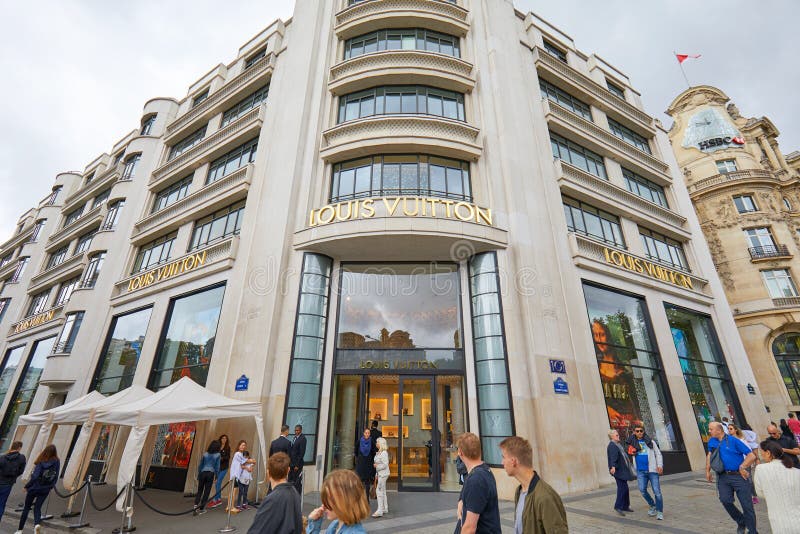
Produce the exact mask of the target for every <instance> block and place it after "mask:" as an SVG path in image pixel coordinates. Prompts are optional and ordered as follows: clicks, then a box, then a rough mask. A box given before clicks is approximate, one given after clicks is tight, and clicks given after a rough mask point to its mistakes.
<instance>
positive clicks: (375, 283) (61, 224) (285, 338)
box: [0, 0, 765, 497]
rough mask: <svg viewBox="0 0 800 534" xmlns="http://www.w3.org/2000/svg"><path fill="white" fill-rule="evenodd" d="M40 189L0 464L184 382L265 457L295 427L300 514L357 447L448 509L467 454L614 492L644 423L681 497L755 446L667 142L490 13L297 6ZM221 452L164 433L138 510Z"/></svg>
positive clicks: (521, 24) (620, 95)
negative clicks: (370, 435) (259, 429)
mask: <svg viewBox="0 0 800 534" xmlns="http://www.w3.org/2000/svg"><path fill="white" fill-rule="evenodd" d="M134 160H135V163H131V162H133V161H134ZM129 165H134V166H135V168H134V170H133V171H131V172H128V170H127V169H128V168H129ZM90 178H91V179H90ZM56 186H57V187H59V186H60V187H61V188H62V189H61V190H60V191H59V192H58V193H57V194H56V193H54V194H52V195H51V196H49V197H48V198H47V199H45V200H44V201H43V202H42V204H41V205H40V206H39V207H38V208H36V209H34V210H32V211H31V212H29V213H27V214H25V216H24V217H23V219H22V220H21V223H20V232H19V233H18V234H17V235H16V236H14V237H13V238H12V239H11V240H9V241H8V242H7V243H6V244H4V245H3V247H2V254H4V255H8V260H7V261H6V262H5V267H2V268H0V269H2V271H0V272H1V273H2V275H3V276H4V277H5V278H7V282H6V284H5V285H4V288H3V293H2V295H1V297H2V298H3V299H9V300H8V303H7V309H8V311H7V313H5V315H4V317H3V322H2V324H1V325H0V328H2V329H3V330H2V332H3V334H4V336H5V337H4V339H3V342H2V343H3V344H2V346H0V349H2V351H3V352H2V354H4V355H5V359H4V367H3V369H4V371H3V373H4V374H3V382H4V383H5V384H7V385H6V386H5V388H6V394H5V397H4V399H3V405H2V407H0V409H2V410H3V413H4V414H5V415H4V419H3V426H2V428H3V436H2V437H0V439H5V440H7V439H8V435H9V432H11V431H12V430H13V427H14V422H15V420H16V419H15V418H16V417H17V416H18V415H19V414H20V413H22V412H23V411H26V410H37V409H40V408H42V407H45V406H48V405H53V404H57V403H59V402H63V401H64V400H65V399H66V400H71V399H72V398H75V397H77V396H79V395H82V394H85V393H86V392H87V391H90V390H91V389H93V388H96V389H99V390H100V391H101V392H103V393H107V394H108V393H113V392H115V391H118V390H120V389H122V388H124V387H126V386H127V385H129V384H132V383H135V384H142V385H146V386H148V387H150V388H151V389H158V388H160V387H164V386H166V385H168V384H170V383H172V382H174V381H175V380H177V379H179V378H180V377H182V376H190V377H192V378H193V379H194V380H196V381H197V382H199V383H200V384H203V385H204V386H206V387H208V388H210V389H212V390H214V391H218V392H221V393H224V394H226V395H230V396H233V397H237V398H242V399H258V400H260V401H261V402H262V403H263V404H264V414H265V421H266V424H267V426H268V428H269V429H270V431H271V432H272V433H274V434H275V435H277V433H278V429H279V427H280V425H281V424H282V423H283V422H286V423H287V424H289V425H295V424H302V425H303V428H304V433H305V434H306V435H307V437H308V449H307V453H306V462H307V466H306V468H305V469H306V480H307V482H308V487H311V488H314V487H317V485H318V484H319V483H320V478H321V476H322V475H324V473H326V472H329V471H330V470H332V469H336V468H350V467H352V465H353V460H354V458H353V452H354V448H355V443H356V440H357V438H358V436H359V435H360V433H361V431H362V430H363V428H364V426H365V425H367V424H368V423H369V422H370V421H372V420H377V421H378V423H379V427H380V428H381V430H382V432H383V434H384V436H386V437H387V438H388V440H389V445H390V457H391V464H392V465H391V477H392V478H391V479H390V480H391V481H392V482H393V483H396V484H397V487H398V489H400V490H401V491H406V490H408V491H434V490H457V489H458V483H457V480H456V473H455V466H454V463H453V460H454V457H455V446H454V442H455V438H456V437H457V436H458V434H460V433H461V432H464V431H466V430H469V431H473V432H476V433H477V434H479V435H480V436H481V439H482V443H483V447H484V458H485V459H486V460H487V461H488V462H489V463H490V464H492V465H494V466H495V467H499V464H500V453H499V450H498V448H497V444H498V443H499V442H500V441H501V440H502V439H503V438H505V437H506V436H509V435H513V434H519V435H522V436H525V437H527V438H529V439H530V440H531V441H532V443H533V445H534V451H535V462H536V466H537V469H538V470H539V471H540V472H542V473H543V476H544V477H546V478H547V479H548V481H550V482H551V483H552V484H553V485H554V486H555V487H556V488H557V489H558V490H559V491H562V492H565V493H567V492H569V493H572V492H579V491H583V490H586V489H589V488H595V487H597V486H598V485H599V484H601V483H606V482H607V481H608V478H607V477H608V473H607V470H606V461H605V447H606V442H607V438H606V433H607V431H608V428H609V426H611V427H614V428H617V429H619V430H620V432H621V433H622V434H623V436H627V435H628V434H629V433H630V431H631V429H632V428H631V427H632V425H633V424H634V422H637V421H642V422H644V424H645V425H646V427H647V428H648V432H650V434H651V435H653V436H654V437H656V438H657V439H658V440H659V443H660V445H661V448H662V450H663V451H664V454H665V456H666V458H667V460H666V464H667V470H668V471H672V472H675V471H681V470H688V469H690V468H694V469H697V468H700V467H701V466H702V465H704V462H705V451H704V447H703V444H704V441H705V440H706V438H707V430H708V422H710V421H712V420H720V419H721V418H722V417H728V418H729V419H733V420H734V421H738V422H745V421H747V422H750V424H752V425H753V426H756V425H761V424H762V423H763V421H762V419H764V420H765V414H764V413H763V412H764V408H763V404H764V403H763V402H762V400H761V397H760V395H759V393H758V392H753V393H752V394H751V393H749V392H748V390H747V387H746V386H747V384H749V383H753V382H754V381H755V379H754V377H753V375H752V371H751V369H750V367H749V364H748V361H747V358H746V355H745V353H744V350H743V347H742V345H741V342H740V340H739V338H738V336H736V335H734V334H735V333H736V326H735V324H734V322H733V319H732V316H731V312H730V309H729V308H728V305H727V302H726V301H725V298H724V292H723V290H722V286H721V284H720V281H719V279H718V277H717V275H716V273H715V270H714V265H713V263H712V260H711V256H710V254H709V251H708V248H707V246H706V244H705V242H704V241H703V239H702V233H701V230H700V226H699V223H698V221H697V218H696V217H695V215H694V212H693V210H692V206H691V202H690V199H689V196H688V193H687V191H686V187H685V185H684V184H683V181H682V180H681V175H680V172H679V170H678V166H677V165H676V163H675V160H674V157H673V155H672V152H671V150H670V147H669V143H668V139H667V135H666V132H665V131H664V130H663V129H662V127H661V125H660V124H659V123H658V122H657V121H655V120H654V119H653V118H652V117H650V116H649V115H647V114H646V113H645V112H644V111H643V110H642V107H641V102H640V95H639V93H637V92H636V90H635V89H634V88H633V87H632V86H631V84H630V81H629V80H628V78H627V76H626V75H625V74H624V73H623V72H621V71H620V70H619V69H617V68H616V67H614V66H612V65H611V64H609V63H607V62H606V61H605V60H604V59H602V58H600V57H598V56H596V55H589V54H585V53H583V52H581V51H580V50H578V49H576V47H575V45H574V42H573V40H572V38H570V37H569V36H568V35H566V34H564V33H563V32H562V31H560V30H558V29H557V28H555V27H553V26H551V25H550V24H549V23H547V22H546V21H544V20H542V19H541V18H539V17H538V16H536V15H535V14H533V13H527V14H524V13H520V12H518V11H516V10H515V9H514V7H513V5H512V4H511V2H509V1H498V2H492V3H486V2H476V1H472V0H458V1H457V2H455V1H440V0H402V1H387V0H367V1H354V0H349V1H348V0H336V1H333V2H311V1H299V2H297V5H296V8H295V13H294V16H293V17H292V19H291V20H290V21H287V22H281V21H278V22H275V23H274V24H272V25H271V26H270V27H268V28H267V29H266V30H264V31H263V32H262V33H260V34H259V35H257V36H256V37H254V38H253V39H252V40H250V41H249V42H247V43H246V44H245V45H244V46H243V47H242V48H241V49H240V50H239V53H238V54H237V57H236V58H235V59H234V60H233V61H231V62H230V63H228V64H224V65H218V66H217V67H215V68H213V69H212V70H211V71H209V72H208V73H206V74H205V75H204V76H202V77H201V78H200V79H199V80H197V81H196V82H195V83H193V84H192V85H191V87H190V89H189V92H188V94H187V95H186V96H185V97H184V98H183V99H181V100H174V99H169V98H164V99H154V100H152V101H150V102H148V103H147V104H146V105H145V110H144V115H143V117H142V123H141V125H140V127H139V128H137V130H136V131H134V132H132V133H131V134H129V135H128V136H126V137H125V138H124V139H122V140H121V141H120V142H118V143H117V144H116V145H115V146H114V148H113V150H112V151H111V152H110V154H108V155H106V154H104V155H102V156H101V157H99V158H98V159H97V160H96V161H95V162H92V163H91V164H90V165H89V166H87V168H86V169H85V171H83V172H80V173H68V174H64V175H60V176H59V177H58V178H57V180H56ZM106 188H110V192H109V193H108V194H107V195H106V193H105V191H106ZM51 199H52V200H51ZM98 199H99V200H98ZM123 200H124V207H122V208H121V209H117V210H116V211H114V213H116V215H115V216H114V217H115V221H116V222H115V224H114V225H109V224H108V223H107V221H108V219H109V213H112V206H117V205H118V204H119V202H120V201H123ZM95 204H96V206H95ZM79 206H82V208H81V210H79ZM92 206H94V207H92ZM45 218H46V219H48V222H47V223H45V224H44V226H42V227H41V228H39V230H38V233H37V235H36V238H35V239H33V240H31V236H32V235H33V233H36V232H37V230H35V229H36V228H37V224H38V221H41V220H42V219H45ZM88 236H91V237H88ZM86 240H88V241H89V243H88V245H87V244H82V243H84V242H85V241H86ZM62 250H65V252H64V253H63V255H64V258H63V259H61V258H60V255H61V253H62V252H61V251H62ZM22 258H28V259H27V260H23V259H22ZM54 258H56V259H54ZM98 258H100V261H99V262H98V261H97V260H98ZM98 264H101V265H102V268H100V267H99V265H98ZM75 277H77V279H78V282H77V285H76V286H75V291H74V293H73V294H71V296H70V298H69V300H68V301H66V302H65V303H64V304H63V305H61V304H59V301H58V300H53V299H54V298H55V297H54V295H55V294H56V293H59V292H60V289H59V288H60V287H61V286H62V285H63V284H65V283H66V281H68V280H72V279H74V278H75ZM87 280H92V282H91V283H88V282H87ZM48 290H49V291H50V293H47V294H46V295H45V292H46V291H48ZM34 304H35V305H34ZM78 325H79V326H78ZM237 384H238V387H237ZM23 395H24V396H25V397H24V398H25V399H30V400H29V401H28V405H27V406H25V407H24V408H21V407H20V406H21V404H20V403H19V402H17V401H18V400H19V399H22V398H23ZM9 407H14V408H12V409H9ZM201 430H202V432H201ZM121 432H122V433H121V435H119V436H117V435H115V434H114V433H113V432H108V435H106V436H104V439H102V440H101V441H100V445H98V448H97V450H95V451H94V458H95V463H96V466H95V467H96V468H97V469H98V470H100V469H102V465H103V463H104V460H105V459H106V458H107V457H108V455H109V454H114V451H115V450H117V449H118V444H119V443H120V442H121V441H124V439H122V438H124V431H121ZM221 432H225V433H227V434H228V435H230V436H231V437H232V439H239V438H244V439H248V440H250V441H251V442H252V440H253V439H254V438H255V432H254V429H253V428H251V427H250V426H247V425H246V424H244V423H237V422H235V421H234V422H231V421H220V422H217V423H216V424H215V425H214V426H213V428H211V429H201V428H200V427H198V425H196V424H194V423H181V424H176V425H165V426H164V427H162V428H160V429H159V436H158V445H157V447H156V452H155V453H154V456H153V458H152V461H153V464H154V467H153V468H152V469H151V472H150V474H149V475H148V482H149V483H151V484H152V485H155V486H160V487H174V488H177V489H183V487H184V484H185V485H187V486H191V484H192V480H191V478H192V477H191V476H190V477H187V476H186V473H187V467H190V466H191V465H192V462H194V461H195V460H196V457H197V456H198V454H196V453H195V454H192V450H193V449H192V444H193V441H194V440H195V439H197V440H201V434H202V435H205V436H209V435H210V433H213V434H218V433H221ZM71 437H72V430H70V429H61V430H60V431H59V434H58V439H60V440H61V442H62V443H64V444H65V446H67V445H68V444H69V440H70V439H71ZM202 439H207V437H206V438H202ZM268 439H269V438H268ZM115 444H117V445H115ZM565 445H567V446H565ZM0 446H1V444H0ZM201 449H202V446H200V447H195V448H194V450H195V451H198V450H201ZM188 472H190V473H191V472H193V471H192V470H191V469H190V470H189V471H188ZM496 474H497V478H498V482H499V485H500V488H501V493H502V494H503V495H505V496H507V497H508V496H510V494H511V491H512V490H513V487H514V486H515V485H516V484H515V483H513V482H512V481H510V480H509V479H508V477H506V475H505V474H503V472H502V470H498V471H496Z"/></svg>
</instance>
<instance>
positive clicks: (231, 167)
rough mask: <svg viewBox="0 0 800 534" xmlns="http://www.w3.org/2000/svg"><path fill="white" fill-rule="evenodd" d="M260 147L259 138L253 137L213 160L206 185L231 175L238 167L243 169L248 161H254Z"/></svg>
mask: <svg viewBox="0 0 800 534" xmlns="http://www.w3.org/2000/svg"><path fill="white" fill-rule="evenodd" d="M257 149H258V138H255V139H251V140H250V141H247V142H246V143H244V144H242V145H239V146H238V147H236V148H234V149H233V150H231V151H230V152H228V153H227V154H225V155H224V156H222V157H221V158H218V159H216V160H214V161H212V162H211V166H210V167H209V169H208V176H207V177H206V185H208V184H211V183H214V182H216V181H217V180H219V179H220V178H223V177H224V176H227V175H229V174H230V173H232V172H233V171H235V170H237V169H241V168H242V167H244V166H245V165H247V164H248V163H252V162H253V161H255V159H256V150H257Z"/></svg>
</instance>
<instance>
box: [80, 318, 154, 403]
mask: <svg viewBox="0 0 800 534" xmlns="http://www.w3.org/2000/svg"><path fill="white" fill-rule="evenodd" d="M152 311H153V308H152V307H148V308H144V309H141V310H137V311H134V312H130V313H126V314H124V315H117V316H115V317H114V318H113V319H112V320H111V327H110V328H109V329H108V336H107V337H106V342H105V345H104V347H103V355H102V357H101V358H100V361H99V362H98V363H97V369H96V370H95V373H94V379H93V380H92V387H91V388H90V389H96V390H97V391H99V392H100V393H102V394H104V395H111V394H114V393H117V392H119V391H122V390H123V389H125V388H127V387H129V386H130V385H131V384H133V375H134V374H135V373H136V366H137V365H138V363H139V356H140V355H141V354H142V345H143V344H144V341H145V335H146V334H147V325H148V323H149V322H150V314H151V312H152Z"/></svg>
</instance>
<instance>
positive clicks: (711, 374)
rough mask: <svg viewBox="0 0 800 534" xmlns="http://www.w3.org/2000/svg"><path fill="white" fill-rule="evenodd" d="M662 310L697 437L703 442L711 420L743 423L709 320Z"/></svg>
mask: <svg viewBox="0 0 800 534" xmlns="http://www.w3.org/2000/svg"><path fill="white" fill-rule="evenodd" d="M664 308H665V310H666V312H667V319H668V320H669V326H670V330H671V332H672V341H673V342H674V343H675V350H676V351H677V353H678V358H679V361H680V364H681V369H682V370H683V379H684V381H685V382H686V387H687V389H688V390H689V400H690V401H691V403H692V408H693V409H694V417H695V420H696V421H697V426H698V427H699V429H700V436H701V437H702V439H703V442H704V443H707V442H708V438H709V437H710V436H709V433H708V424H709V423H710V422H711V421H721V420H722V417H730V418H731V419H732V421H733V422H734V423H736V424H741V423H742V421H743V420H744V419H743V418H742V416H741V412H740V410H739V403H738V402H737V399H736V396H735V393H734V390H733V386H732V384H731V379H730V374H729V373H728V366H727V365H726V363H725V358H724V356H723V354H722V348H721V347H720V345H719V339H718V338H717V332H716V330H715V329H714V323H712V322H711V317H709V316H707V315H704V314H700V313H697V312H693V311H690V310H686V309H683V308H679V307H677V306H673V305H672V304H667V303H664Z"/></svg>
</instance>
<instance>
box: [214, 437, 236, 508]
mask: <svg viewBox="0 0 800 534" xmlns="http://www.w3.org/2000/svg"><path fill="white" fill-rule="evenodd" d="M217 441H219V447H220V449H219V476H218V477H217V483H216V490H217V493H216V494H215V495H214V497H213V498H212V499H211V500H210V501H209V502H208V507H209V508H216V507H217V506H219V505H220V504H222V481H223V480H225V475H227V474H228V467H229V466H230V463H231V444H230V442H229V440H228V435H227V434H222V435H221V436H220V437H219V439H218V440H217Z"/></svg>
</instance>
